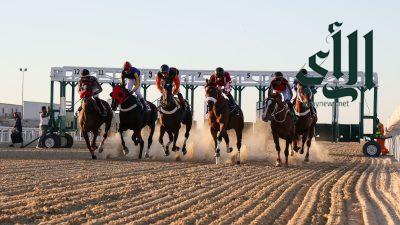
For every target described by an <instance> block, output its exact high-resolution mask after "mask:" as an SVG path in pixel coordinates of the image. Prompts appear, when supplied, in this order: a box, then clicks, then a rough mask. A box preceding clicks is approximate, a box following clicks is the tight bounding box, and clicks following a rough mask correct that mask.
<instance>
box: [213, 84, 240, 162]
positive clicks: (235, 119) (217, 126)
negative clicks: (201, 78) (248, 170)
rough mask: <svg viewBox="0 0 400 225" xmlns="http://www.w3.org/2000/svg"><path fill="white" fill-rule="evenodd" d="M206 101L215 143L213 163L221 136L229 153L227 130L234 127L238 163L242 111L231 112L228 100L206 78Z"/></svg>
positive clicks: (218, 149) (218, 156) (216, 156)
mask: <svg viewBox="0 0 400 225" xmlns="http://www.w3.org/2000/svg"><path fill="white" fill-rule="evenodd" d="M205 91H206V101H207V110H208V113H209V115H208V123H209V125H210V131H211V135H212V137H213V139H214V145H215V163H216V164H218V163H219V160H220V144H221V142H222V138H224V140H225V143H226V151H227V152H228V153H231V152H232V151H233V148H232V147H230V146H229V136H228V133H227V131H228V130H230V129H234V130H235V132H236V138H237V142H236V146H237V150H238V152H237V159H236V163H237V164H240V148H241V147H242V135H243V134H242V133H243V128H244V118H243V112H242V110H241V109H240V112H239V115H235V114H233V113H231V109H230V107H229V105H228V100H227V99H226V98H225V97H224V96H223V94H222V91H221V90H219V88H218V87H217V85H216V84H215V83H214V82H211V81H209V80H206V86H205Z"/></svg>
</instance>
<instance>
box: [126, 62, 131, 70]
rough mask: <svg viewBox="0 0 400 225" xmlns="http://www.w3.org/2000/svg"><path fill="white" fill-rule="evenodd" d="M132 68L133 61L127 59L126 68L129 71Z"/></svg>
mask: <svg viewBox="0 0 400 225" xmlns="http://www.w3.org/2000/svg"><path fill="white" fill-rule="evenodd" d="M131 68H132V65H131V63H130V62H128V61H126V62H125V63H124V70H127V71H129V70H130V69H131Z"/></svg>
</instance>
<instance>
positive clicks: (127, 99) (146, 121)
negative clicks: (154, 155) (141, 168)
mask: <svg viewBox="0 0 400 225" xmlns="http://www.w3.org/2000/svg"><path fill="white" fill-rule="evenodd" d="M110 96H111V98H112V104H111V106H112V110H113V111H115V110H117V107H118V106H120V112H119V120H120V123H119V129H118V132H119V134H120V136H121V143H122V147H123V149H124V153H125V154H128V153H129V149H128V148H127V147H126V145H125V140H124V136H123V134H124V132H125V131H127V130H132V131H133V134H132V137H131V139H132V141H133V142H134V143H135V145H138V144H140V150H139V159H141V158H142V154H143V148H144V141H143V138H142V134H141V132H142V129H143V128H144V127H145V126H149V128H150V134H149V138H148V139H147V150H146V154H145V158H150V147H151V144H152V143H153V135H154V130H155V127H156V121H157V117H158V113H157V107H156V106H155V105H154V104H153V103H151V102H147V104H148V105H149V107H150V109H151V110H150V111H148V110H146V108H145V109H142V108H141V107H140V104H139V100H138V98H137V97H136V96H133V95H131V94H130V93H128V91H127V90H126V89H125V88H124V87H123V86H120V85H116V86H114V87H113V91H112V92H111V94H110ZM145 113H146V115H145Z"/></svg>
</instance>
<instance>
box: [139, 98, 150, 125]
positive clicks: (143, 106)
mask: <svg viewBox="0 0 400 225" xmlns="http://www.w3.org/2000/svg"><path fill="white" fill-rule="evenodd" d="M139 103H140V105H141V107H142V110H143V121H147V109H148V106H147V102H146V101H145V100H144V98H141V99H139ZM145 123H146V122H145Z"/></svg>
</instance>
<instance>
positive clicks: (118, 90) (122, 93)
mask: <svg viewBox="0 0 400 225" xmlns="http://www.w3.org/2000/svg"><path fill="white" fill-rule="evenodd" d="M110 97H111V99H112V102H111V108H112V110H113V111H115V110H117V107H118V105H121V104H122V103H124V101H125V100H126V98H127V93H126V90H125V88H124V87H122V86H121V85H116V86H114V87H113V91H112V92H111V93H110Z"/></svg>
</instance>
